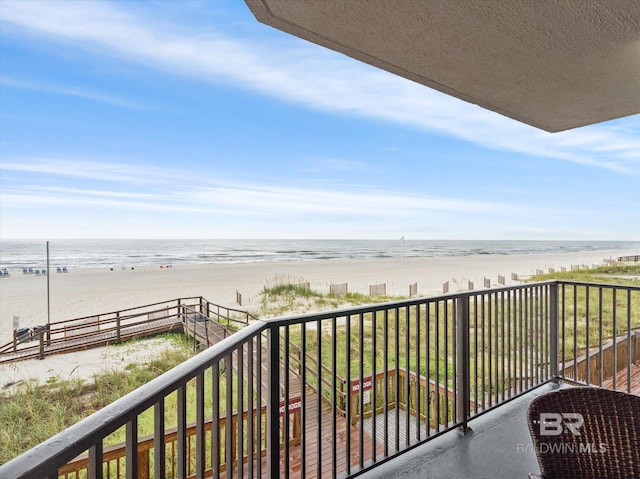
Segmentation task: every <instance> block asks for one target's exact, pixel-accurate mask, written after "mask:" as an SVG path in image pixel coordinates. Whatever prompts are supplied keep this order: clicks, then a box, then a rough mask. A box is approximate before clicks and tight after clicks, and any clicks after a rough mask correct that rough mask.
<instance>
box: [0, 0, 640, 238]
mask: <svg viewBox="0 0 640 479" xmlns="http://www.w3.org/2000/svg"><path fill="white" fill-rule="evenodd" d="M639 186H640V116H639V115H635V116H632V117H627V118H623V119H618V120H613V121H609V122H604V123H601V124H597V125H592V126H587V127H582V128H578V129H574V130H570V131H566V132H561V133H554V134H552V133H547V132H544V131H541V130H538V129H536V128H533V127H530V126H527V125H524V124H521V123H519V122H517V121H515V120H511V119H509V118H506V117H503V116H501V115H499V114H497V113H493V112H490V111H487V110H483V109H482V108H480V107H478V106H475V105H472V104H469V103H465V102H463V101H461V100H457V99H455V98H452V97H449V96H447V95H445V94H442V93H439V92H437V91H435V90H431V89H429V88H426V87H424V86H421V85H418V84H415V83H413V82H411V81H409V80H405V79H402V78H399V77H396V76H394V75H392V74H390V73H387V72H384V71H381V70H378V69H376V68H374V67H371V66H368V65H365V64H363V63H360V62H358V61H356V60H354V59H352V58H349V57H346V56H344V55H341V54H338V53H335V52H332V51H329V50H327V49H325V48H322V47H320V46H317V45H314V44H311V43H309V42H306V41H304V40H301V39H298V38H296V37H293V36H291V35H288V34H285V33H283V32H280V31H278V30H275V29H273V28H271V27H268V26H265V25H263V24H261V23H259V22H257V21H256V20H255V18H254V17H253V15H252V14H251V12H250V11H249V9H248V8H247V6H246V5H245V3H244V2H242V1H240V0H211V1H198V0H191V1H182V2H177V1H175V2H166V1H163V2H150V1H147V2H130V1H111V2H109V1H104V2H92V1H89V0H85V1H82V2H80V1H75V2H69V1H67V2H62V3H57V2H55V1H51V0H47V1H36V0H28V1H12V0H0V239H13V238H34V239H56V238H211V239H216V238H221V239H230V238H283V239H295V238H318V239H323V238H345V239H348V238H354V239H364V238H366V239H394V238H400V237H405V238H407V239H489V240H495V239H525V240H638V239H640V208H639V207H638V205H639V204H640V187H639Z"/></svg>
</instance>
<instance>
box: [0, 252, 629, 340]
mask: <svg viewBox="0 0 640 479" xmlns="http://www.w3.org/2000/svg"><path fill="white" fill-rule="evenodd" d="M635 254H637V251H636V250H602V251H589V252H580V253H575V252H572V253H533V254H531V253H530V254H504V255H496V254H490V255H489V254H488V255H472V256H432V257H406V258H401V257H400V258H371V259H331V260H307V261H283V262H255V263H212V264H174V265H172V267H171V268H160V267H159V266H135V267H134V268H131V267H127V269H124V270H123V269H121V268H117V269H116V268H114V269H111V268H108V267H104V268H85V269H69V272H68V273H55V272H54V273H52V274H51V276H50V278H49V282H50V308H51V309H50V311H51V321H52V322H56V321H62V320H66V319H72V318H79V317H83V316H91V315H97V314H104V313H108V312H114V311H118V310H122V309H127V308H134V307H138V306H143V305H146V304H151V303H155V302H160V301H166V300H171V299H176V298H183V297H198V296H203V297H204V298H206V299H207V300H209V301H211V302H213V303H217V304H221V305H223V306H226V307H231V308H238V309H243V310H249V311H251V310H252V307H255V306H256V305H257V304H258V303H259V299H260V292H261V291H262V290H263V289H264V287H265V286H267V287H269V286H272V285H275V284H278V283H283V282H290V283H300V282H309V283H310V286H311V288H312V289H314V290H316V291H319V292H321V293H328V292H329V287H330V285H331V284H341V283H347V284H348V290H349V292H354V293H362V294H365V295H368V294H369V286H370V285H375V284H382V283H385V284H386V289H387V295H389V296H408V294H409V285H410V284H413V283H417V285H418V293H417V296H434V295H438V294H442V285H443V283H445V282H447V281H448V282H449V285H450V292H456V291H461V290H466V289H467V286H468V281H472V282H474V284H475V289H483V288H484V284H483V283H484V278H485V277H486V278H489V279H490V281H491V285H492V286H495V285H497V283H498V275H502V276H504V277H505V280H506V281H505V282H506V285H507V286H509V285H514V284H519V282H518V281H513V280H511V273H516V274H518V275H519V276H529V275H531V274H535V272H536V270H537V269H541V270H543V271H544V272H545V273H546V272H548V270H549V268H555V269H557V270H559V269H560V268H561V267H565V268H567V270H568V269H569V268H570V267H571V265H589V266H591V265H595V264H601V263H602V261H603V260H605V259H610V258H613V259H615V258H617V257H618V256H626V255H635ZM12 273H13V272H12ZM0 281H1V283H0V304H1V305H2V307H1V308H0V344H4V343H7V342H9V341H11V339H12V329H13V316H19V317H20V320H19V323H20V324H19V326H20V327H21V328H23V327H30V326H35V325H43V324H46V322H47V286H46V283H47V281H46V276H34V275H23V274H22V273H20V274H17V273H13V274H12V275H11V276H10V277H8V278H2V279H1V280H0ZM236 291H238V292H240V293H241V294H242V297H243V305H242V306H239V305H238V304H237V303H236Z"/></svg>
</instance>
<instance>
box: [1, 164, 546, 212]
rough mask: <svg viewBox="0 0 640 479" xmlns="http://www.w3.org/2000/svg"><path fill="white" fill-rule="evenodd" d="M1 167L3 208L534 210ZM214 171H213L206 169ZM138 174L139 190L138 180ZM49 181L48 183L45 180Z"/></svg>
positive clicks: (73, 167)
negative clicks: (9, 177) (8, 179)
mask: <svg viewBox="0 0 640 479" xmlns="http://www.w3.org/2000/svg"><path fill="white" fill-rule="evenodd" d="M0 171H2V172H3V173H5V172H7V171H14V172H21V173H22V174H25V175H24V176H23V177H21V180H20V181H21V182H22V186H18V185H17V183H18V182H17V181H15V180H14V181H13V182H12V186H11V187H9V188H7V187H5V188H4V190H3V192H2V195H1V197H0V199H1V201H0V203H1V204H3V206H4V207H5V208H25V207H37V206H47V207H54V206H56V205H64V206H73V205H82V206H83V207H84V208H88V207H102V208H111V209H119V210H122V209H127V210H130V209H136V210H148V211H165V212H190V213H202V214H218V215H219V214H223V215H236V216H245V217H246V216H249V217H255V216H262V217H282V218H286V217H301V216H309V217H311V216H323V217H332V218H340V217H343V218H356V217H357V218H386V219H391V218H394V221H395V220H397V219H402V218H411V217H422V218H424V217H425V215H430V214H434V213H438V214H440V213H447V214H453V215H457V214H462V215H480V216H492V217H509V216H522V215H523V214H534V213H535V212H536V211H537V210H536V209H534V208H531V207H530V206H523V205H518V204H515V203H513V202H510V203H508V204H507V203H499V202H490V201H476V200H468V199H464V198H443V197H430V196H426V195H423V194H416V193H409V192H406V193H398V192H395V191H391V190H386V191H385V190H381V189H380V188H373V187H368V186H363V185H341V186H340V187H339V188H328V187H325V188H319V187H312V186H295V187H292V186H287V185H272V184H271V185H268V184H260V183H251V182H246V181H245V182H243V181H234V180H230V179H228V178H217V180H211V179H210V178H209V177H208V176H202V177H199V178H198V177H195V176H193V175H187V174H184V173H183V172H181V171H178V170H172V169H158V168H155V167H151V166H141V165H136V164H126V165H125V164H122V163H113V162H111V163H107V162H104V163H90V162H87V161H72V160H65V161H62V160H48V161H45V160H37V161H35V160H34V161H31V162H29V161H24V160H23V161H20V162H10V163H2V164H1V165H0ZM59 176H63V177H71V178H73V179H83V180H92V181H95V182H96V183H94V184H95V185H96V186H95V187H94V188H87V187H86V186H85V187H82V188H78V187H77V186H72V187H69V186H62V185H60V184H58V183H59V181H58V177H59ZM212 176H216V175H212ZM140 179H142V181H144V182H145V189H144V191H140V189H139V188H138V186H139V181H141V180H140ZM51 184H53V186H51Z"/></svg>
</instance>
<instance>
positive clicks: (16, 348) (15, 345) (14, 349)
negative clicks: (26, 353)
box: [13, 329, 18, 353]
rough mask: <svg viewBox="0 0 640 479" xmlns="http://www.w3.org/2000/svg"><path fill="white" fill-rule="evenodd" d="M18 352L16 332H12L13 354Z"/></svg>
mask: <svg viewBox="0 0 640 479" xmlns="http://www.w3.org/2000/svg"><path fill="white" fill-rule="evenodd" d="M17 350H18V331H16V330H15V329H14V330H13V352H14V353H15V352H16V351H17Z"/></svg>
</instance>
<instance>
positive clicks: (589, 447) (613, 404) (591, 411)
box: [528, 387, 640, 479]
mask: <svg viewBox="0 0 640 479" xmlns="http://www.w3.org/2000/svg"><path fill="white" fill-rule="evenodd" d="M541 413H542V414H545V416H544V417H543V419H544V422H543V424H542V425H541V423H540V414H541ZM576 413H578V415H576ZM579 415H581V417H580V416H579ZM528 421H529V431H530V432H531V437H532V438H533V443H534V446H535V450H536V455H537V457H538V463H539V464H540V470H541V472H542V475H541V476H540V475H535V474H530V475H529V477H530V478H531V479H533V478H544V479H565V478H566V479H591V478H593V479H605V478H619V479H623V478H624V479H629V478H640V396H635V395H632V394H626V393H622V392H619V391H612V390H608V389H601V388H594V387H575V388H567V389H560V390H558V391H554V392H551V393H548V394H545V395H543V396H540V397H538V398H536V399H534V400H533V402H532V403H531V405H530V406H529V413H528ZM541 426H542V427H541Z"/></svg>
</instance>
